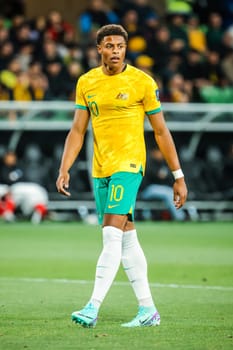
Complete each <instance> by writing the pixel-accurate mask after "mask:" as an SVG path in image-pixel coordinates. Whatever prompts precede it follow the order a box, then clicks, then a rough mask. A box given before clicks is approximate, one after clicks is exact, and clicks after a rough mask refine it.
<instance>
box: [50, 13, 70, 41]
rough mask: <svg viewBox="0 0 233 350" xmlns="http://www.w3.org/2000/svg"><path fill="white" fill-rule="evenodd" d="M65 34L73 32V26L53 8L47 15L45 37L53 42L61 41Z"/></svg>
mask: <svg viewBox="0 0 233 350" xmlns="http://www.w3.org/2000/svg"><path fill="white" fill-rule="evenodd" d="M67 34H71V35H72V36H73V34H74V28H73V26H72V25H71V24H70V23H68V22H66V21H64V19H63V18H62V14H61V13H60V12H59V11H56V10H53V11H51V12H50V13H49V15H48V21H47V29H46V37H47V38H49V39H51V40H54V41H55V42H63V40H64V38H65V36H66V35H67Z"/></svg>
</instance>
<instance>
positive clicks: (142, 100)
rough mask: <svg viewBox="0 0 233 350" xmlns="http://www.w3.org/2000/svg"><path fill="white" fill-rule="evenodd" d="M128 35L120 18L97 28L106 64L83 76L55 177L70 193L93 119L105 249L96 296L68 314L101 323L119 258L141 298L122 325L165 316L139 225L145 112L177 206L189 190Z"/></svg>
mask: <svg viewBox="0 0 233 350" xmlns="http://www.w3.org/2000/svg"><path fill="white" fill-rule="evenodd" d="M127 40H128V35H127V32H126V31H125V30H124V28H123V27H122V26H120V25H114V24H111V25H106V26H103V27H101V28H100V29H99V30H98V32H97V50H98V53H99V54H100V56H101V66H100V67H97V68H94V69H91V70H90V71H89V72H87V73H86V74H84V75H82V76H81V77H80V78H79V80H78V83H77V91H76V111H75V115H74V121H73V125H72V127H71V130H70V131H69V133H68V135H67V138H66V141H65V146H64V151H63V156H62V160H61V165H60V171H59V176H58V179H57V182H56V185H57V189H58V191H59V192H60V193H62V194H64V195H66V196H70V192H69V191H68V186H69V177H70V176H69V169H70V168H71V166H72V164H73V163H74V161H75V159H76V158H77V156H78V154H79V152H80V150H81V148H82V145H83V140H84V135H85V132H86V130H87V127H88V123H89V121H90V120H91V123H92V131H93V139H94V155H93V172H92V174H93V188H94V196H95V201H96V208H97V213H98V217H99V222H100V224H102V233H103V250H102V252H101V254H100V257H99V259H98V262H97V266H96V275H95V282H94V289H93V293H92V296H91V298H90V300H89V301H88V303H87V304H86V306H85V307H84V308H83V309H81V310H80V311H75V312H73V313H72V316H71V317H72V320H73V321H75V322H76V323H78V324H81V325H82V326H84V327H94V326H95V325H96V322H97V317H98V311H99V308H100V306H101V304H102V302H103V300H104V298H105V296H106V294H107V292H108V291H109V288H110V287H111V285H112V283H113V280H114V278H115V276H116V273H117V271H118V268H119V265H120V263H122V265H123V268H124V270H125V272H126V274H127V276H128V278H129V281H130V283H131V285H132V287H133V290H134V293H135V295H136V298H137V300H138V305H139V309H138V313H137V315H136V317H135V318H133V320H131V321H130V322H127V323H123V324H122V326H123V327H144V326H153V325H159V324H160V315H159V312H158V311H157V309H156V306H155V304H154V301H153V298H152V295H151V290H150V287H149V282H148V277H147V262H146V258H145V256H144V253H143V250H142V248H141V246H140V243H139V241H138V238H137V232H136V228H135V226H134V207H135V201H136V196H137V192H138V189H139V186H140V183H141V181H142V178H143V175H144V171H145V159H146V150H145V140H144V117H145V114H146V115H147V116H148V118H149V120H150V123H151V125H152V128H153V131H154V135H155V140H156V142H157V144H158V146H159V148H160V150H161V152H162V153H163V155H164V158H165V159H166V162H167V163H168V166H169V168H170V170H171V171H172V172H173V175H174V179H175V181H174V187H173V189H174V205H175V207H176V208H177V209H179V208H180V207H181V206H182V205H183V204H184V203H185V200H186V197H187V188H186V185H185V181H184V175H183V172H182V170H181V167H180V163H179V159H178V156H177V152H176V148H175V145H174V142H173V139H172V136H171V134H170V132H169V130H168V128H167V126H166V123H165V121H164V117H163V113H162V111H161V105H160V102H159V90H158V86H157V84H156V83H155V81H154V80H153V79H152V78H151V77H150V76H148V75H147V74H145V73H144V72H142V71H140V70H138V69H136V68H135V67H133V66H131V65H130V64H126V63H125V54H126V47H127Z"/></svg>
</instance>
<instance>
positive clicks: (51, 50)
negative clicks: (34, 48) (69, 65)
mask: <svg viewBox="0 0 233 350" xmlns="http://www.w3.org/2000/svg"><path fill="white" fill-rule="evenodd" d="M38 56H39V57H38V58H39V60H40V61H41V63H42V66H43V68H45V67H46V65H47V63H49V62H51V61H60V62H62V58H61V56H60V55H59V53H58V46H57V44H56V42H55V41H53V40H51V39H47V38H46V39H45V40H44V42H43V45H42V47H41V51H40V52H39V53H38Z"/></svg>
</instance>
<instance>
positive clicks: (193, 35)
mask: <svg viewBox="0 0 233 350" xmlns="http://www.w3.org/2000/svg"><path fill="white" fill-rule="evenodd" d="M186 31H187V34H188V41H189V48H191V49H194V50H197V51H199V52H201V53H204V52H205V51H206V49H207V44H206V34H205V31H206V28H203V25H202V26H201V25H200V21H199V18H198V16H197V15H195V14H192V15H191V16H189V17H188V19H187V26H186Z"/></svg>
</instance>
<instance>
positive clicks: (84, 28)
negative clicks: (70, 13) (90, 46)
mask: <svg viewBox="0 0 233 350" xmlns="http://www.w3.org/2000/svg"><path fill="white" fill-rule="evenodd" d="M118 21H119V20H118V17H117V15H116V13H115V12H114V11H113V9H111V8H110V7H109V6H108V5H107V3H106V2H105V1H104V0H88V5H87V7H86V9H85V10H84V11H83V12H82V13H81V15H80V16H79V20H78V29H79V31H80V33H81V35H82V39H83V40H85V41H87V40H88V38H90V37H92V31H96V30H98V29H99V28H100V27H101V26H103V25H105V24H110V23H118Z"/></svg>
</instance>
